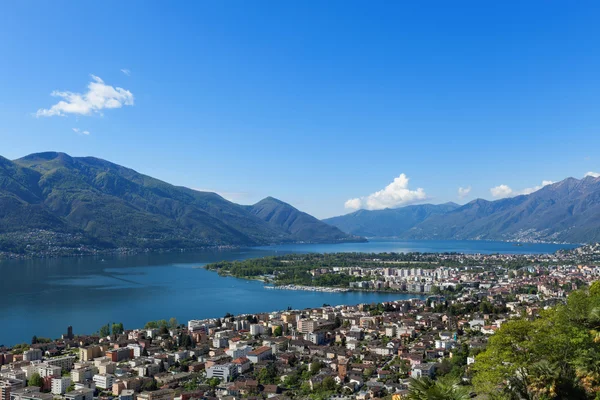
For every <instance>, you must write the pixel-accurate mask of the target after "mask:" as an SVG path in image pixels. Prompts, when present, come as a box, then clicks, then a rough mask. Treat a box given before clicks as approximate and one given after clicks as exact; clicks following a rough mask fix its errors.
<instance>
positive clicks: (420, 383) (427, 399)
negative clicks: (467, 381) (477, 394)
mask: <svg viewBox="0 0 600 400" xmlns="http://www.w3.org/2000/svg"><path fill="white" fill-rule="evenodd" d="M470 398H471V395H470V393H469V389H468V388H467V387H465V386H460V384H459V381H458V380H456V379H450V378H447V377H443V378H440V379H438V380H435V381H434V380H433V379H430V378H421V379H413V378H411V379H410V384H409V387H408V395H407V396H406V399H407V400H469V399H470Z"/></svg>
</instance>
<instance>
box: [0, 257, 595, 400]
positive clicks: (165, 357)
mask: <svg viewBox="0 0 600 400" xmlns="http://www.w3.org/2000/svg"><path fill="white" fill-rule="evenodd" d="M339 272H340V271H339V270H338V271H332V272H331V273H339ZM319 273H330V272H328V271H327V270H323V271H321V270H320V271H319ZM345 273H351V274H361V276H366V275H369V276H373V277H374V279H373V281H377V282H384V283H386V284H388V285H392V284H394V282H396V283H398V282H405V283H411V282H413V283H414V284H417V283H418V284H420V285H422V286H424V285H432V286H434V285H435V286H437V287H438V289H439V290H438V291H437V294H436V295H431V296H430V297H428V298H426V299H424V298H421V299H411V300H403V301H392V302H386V303H380V304H360V305H340V306H324V307H318V308H310V309H304V310H284V311H273V312H270V313H259V314H252V315H238V316H230V315H228V316H226V317H224V318H212V319H202V320H190V321H188V323H187V324H186V325H175V326H161V327H159V328H148V329H134V330H126V331H124V332H123V333H119V334H113V335H111V336H107V337H98V336H74V335H73V333H72V329H69V331H68V333H67V334H66V335H63V338H62V339H59V340H55V341H47V342H46V341H45V342H44V343H33V344H32V345H31V346H28V347H27V348H23V347H19V348H0V366H1V368H0V396H1V397H0V400H55V399H64V400H92V399H94V398H100V399H117V398H118V399H119V400H135V399H141V400H175V399H177V400H189V399H205V398H221V399H238V398H242V397H250V398H253V397H254V398H272V399H278V398H286V397H288V396H289V395H290V394H292V393H293V394H297V391H298V390H299V389H298V387H297V385H296V386H294V385H292V384H290V381H291V380H290V377H293V376H296V375H298V373H299V371H308V372H307V373H306V374H305V375H303V377H305V382H304V384H305V385H304V387H303V389H302V390H319V388H321V387H323V385H324V384H325V382H329V383H331V384H333V385H335V389H336V390H335V391H336V392H337V393H338V395H337V397H338V398H340V399H341V398H347V399H359V400H363V399H370V398H379V397H382V396H385V395H389V394H393V395H400V396H402V395H403V394H405V393H406V392H407V390H408V385H409V378H420V377H424V376H429V377H434V376H435V375H436V374H439V373H442V369H443V368H444V363H443V361H444V360H451V359H453V358H454V357H457V354H459V353H460V354H461V357H465V362H464V364H465V365H464V368H465V369H466V370H467V369H468V368H469V365H470V364H472V363H474V362H476V359H475V358H474V357H473V355H474V354H476V353H477V352H478V351H479V350H480V349H482V348H484V347H485V344H486V341H487V338H488V337H489V336H490V335H493V334H494V333H495V332H496V331H497V330H498V329H499V328H500V326H501V325H502V323H504V322H505V321H506V320H508V319H510V318H511V317H513V316H516V315H522V314H523V313H526V314H529V315H535V313H537V312H538V311H539V310H540V309H542V308H543V307H545V306H547V305H548V304H551V303H552V301H560V299H562V298H563V297H564V296H565V295H566V293H567V292H569V291H571V290H573V289H576V288H577V287H579V286H581V285H585V284H586V283H588V282H591V281H593V280H595V279H597V277H598V275H600V270H599V268H598V267H592V266H582V265H579V266H574V265H554V266H551V267H547V266H544V267H542V266H539V267H527V268H524V269H521V270H519V271H517V272H516V273H515V272H514V271H508V270H505V269H502V268H491V269H490V268H478V267H461V268H445V267H439V268H436V269H430V270H426V269H397V268H381V269H379V268H373V269H369V270H368V271H363V270H361V269H360V268H354V269H351V270H349V271H345ZM357 276H358V275H357ZM524 287H529V288H533V289H534V290H532V291H531V290H530V291H524V290H523V288H524ZM450 288H452V289H456V290H459V291H457V292H454V297H452V299H451V300H449V299H447V298H446V297H444V294H443V293H445V292H444V290H446V289H450ZM422 291H424V290H422ZM453 305H456V306H460V307H457V308H455V311H452V312H450V308H451V306H453ZM484 305H485V307H484ZM456 310H462V311H461V312H459V313H457V312H456ZM465 352H466V353H465ZM317 367H318V368H317ZM263 371H269V372H268V374H271V375H268V374H265V373H263ZM273 374H274V375H273ZM266 375H268V376H269V381H265V380H264V379H263V378H262V377H264V376H266Z"/></svg>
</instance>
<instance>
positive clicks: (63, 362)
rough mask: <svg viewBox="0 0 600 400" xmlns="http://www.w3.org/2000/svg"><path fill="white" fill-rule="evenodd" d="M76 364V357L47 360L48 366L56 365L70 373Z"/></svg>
mask: <svg viewBox="0 0 600 400" xmlns="http://www.w3.org/2000/svg"><path fill="white" fill-rule="evenodd" d="M74 363H75V356H64V357H56V358H50V359H48V360H46V364H48V365H54V366H57V367H60V369H61V370H63V369H64V370H67V371H70V370H71V369H72V368H73V364H74Z"/></svg>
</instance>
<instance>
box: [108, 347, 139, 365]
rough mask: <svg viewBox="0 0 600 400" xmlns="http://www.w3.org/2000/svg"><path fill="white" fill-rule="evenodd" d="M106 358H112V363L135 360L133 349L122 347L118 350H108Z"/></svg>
mask: <svg viewBox="0 0 600 400" xmlns="http://www.w3.org/2000/svg"><path fill="white" fill-rule="evenodd" d="M106 357H108V358H110V359H111V361H112V362H119V361H123V360H129V359H131V358H133V349H131V348H129V347H120V348H118V349H112V350H108V351H107V352H106Z"/></svg>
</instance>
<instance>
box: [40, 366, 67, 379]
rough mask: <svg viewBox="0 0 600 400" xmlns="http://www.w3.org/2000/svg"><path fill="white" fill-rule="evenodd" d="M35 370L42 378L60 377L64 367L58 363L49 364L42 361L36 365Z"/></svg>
mask: <svg viewBox="0 0 600 400" xmlns="http://www.w3.org/2000/svg"><path fill="white" fill-rule="evenodd" d="M35 370H36V372H37V373H38V374H40V376H41V377H42V378H46V377H52V378H60V376H61V374H62V368H61V367H59V366H57V365H48V364H46V363H41V364H38V365H36V367H35Z"/></svg>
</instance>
